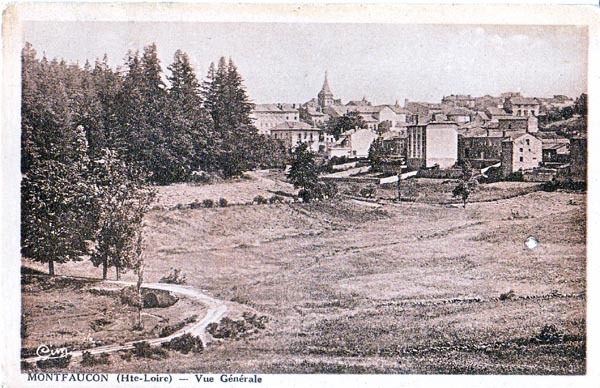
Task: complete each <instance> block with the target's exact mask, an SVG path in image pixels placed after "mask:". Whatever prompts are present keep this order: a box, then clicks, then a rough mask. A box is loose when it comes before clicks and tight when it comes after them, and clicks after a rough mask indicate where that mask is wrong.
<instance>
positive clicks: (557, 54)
mask: <svg viewBox="0 0 600 388" xmlns="http://www.w3.org/2000/svg"><path fill="white" fill-rule="evenodd" d="M23 37H24V41H28V42H30V43H32V44H33V46H34V48H35V49H36V51H37V52H38V55H39V56H41V54H42V53H43V52H45V53H46V55H47V57H48V58H54V57H58V58H64V59H65V60H67V61H79V62H80V63H81V64H83V62H84V61H85V60H86V59H89V60H90V62H92V63H93V62H94V60H95V59H96V58H97V57H99V58H102V56H103V54H104V53H107V54H108V56H109V60H110V63H111V65H112V66H113V67H114V66H116V65H121V64H123V62H124V61H123V59H124V58H125V56H126V53H127V51H128V50H130V49H131V50H138V49H139V50H140V51H141V50H142V49H143V47H144V46H145V45H147V44H149V43H152V42H156V44H157V47H158V51H159V56H160V58H161V61H162V63H161V64H162V67H163V70H164V71H166V68H167V66H168V64H169V63H170V62H171V61H172V58H173V54H174V52H175V50H177V49H181V50H183V51H185V52H187V53H188V54H189V55H190V57H191V59H192V63H193V65H194V66H195V68H196V71H197V74H198V76H199V78H200V79H201V78H203V77H204V76H205V74H206V70H207V68H208V65H209V64H210V62H211V61H214V62H217V61H218V59H219V57H221V56H226V57H231V58H233V60H234V62H235V63H236V64H237V66H238V69H239V71H240V73H241V74H242V76H243V78H244V80H245V86H246V89H247V91H248V94H249V95H250V98H251V99H252V100H253V101H254V102H256V103H267V102H305V101H307V100H309V99H310V98H313V97H316V96H317V93H318V91H319V90H320V88H321V86H322V84H323V76H324V72H325V70H327V71H328V74H329V84H330V86H331V89H332V91H333V93H334V95H335V97H336V98H341V99H342V100H343V102H347V101H349V100H356V99H361V98H362V97H363V96H366V97H367V99H369V100H370V101H372V102H373V103H376V104H383V103H394V102H395V101H396V100H398V101H399V102H400V103H401V104H403V103H404V99H405V98H408V99H409V100H411V101H430V102H439V100H440V99H441V97H442V96H444V95H449V94H471V95H473V96H481V95H485V94H491V95H499V94H500V93H501V92H506V91H520V92H521V93H522V94H523V95H525V96H536V97H545V96H549V97H550V96H552V95H554V94H566V95H569V96H572V97H576V96H578V95H579V94H581V93H582V92H585V91H586V90H587V88H586V84H587V76H586V74H587V47H588V38H587V29H586V28H585V27H570V26H558V27H557V26H489V25H488V26H483V25H480V26H477V25H472V26H461V25H406V24H301V23H279V24H277V23H172V22H162V23H148V22H27V23H25V25H24V32H23Z"/></svg>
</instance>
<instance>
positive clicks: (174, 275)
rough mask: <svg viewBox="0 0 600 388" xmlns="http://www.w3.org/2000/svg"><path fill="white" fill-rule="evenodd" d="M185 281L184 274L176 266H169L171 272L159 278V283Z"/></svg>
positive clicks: (179, 282) (181, 282) (180, 282)
mask: <svg viewBox="0 0 600 388" xmlns="http://www.w3.org/2000/svg"><path fill="white" fill-rule="evenodd" d="M186 281H187V279H186V276H185V274H184V273H183V272H181V270H180V269H178V268H171V272H169V273H168V274H167V275H165V276H163V277H162V278H160V280H159V281H158V282H159V283H168V284H185V283H186Z"/></svg>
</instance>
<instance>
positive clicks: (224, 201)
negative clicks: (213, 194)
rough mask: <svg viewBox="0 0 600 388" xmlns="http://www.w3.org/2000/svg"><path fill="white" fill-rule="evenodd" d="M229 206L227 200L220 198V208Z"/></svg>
mask: <svg viewBox="0 0 600 388" xmlns="http://www.w3.org/2000/svg"><path fill="white" fill-rule="evenodd" d="M227 204H228V202H227V200H226V199H225V198H219V206H220V207H226V206H227Z"/></svg>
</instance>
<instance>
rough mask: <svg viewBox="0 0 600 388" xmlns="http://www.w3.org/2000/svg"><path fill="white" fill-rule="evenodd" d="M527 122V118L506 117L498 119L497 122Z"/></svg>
mask: <svg viewBox="0 0 600 388" xmlns="http://www.w3.org/2000/svg"><path fill="white" fill-rule="evenodd" d="M527 120H529V117H528V116H506V117H499V118H498V121H527Z"/></svg>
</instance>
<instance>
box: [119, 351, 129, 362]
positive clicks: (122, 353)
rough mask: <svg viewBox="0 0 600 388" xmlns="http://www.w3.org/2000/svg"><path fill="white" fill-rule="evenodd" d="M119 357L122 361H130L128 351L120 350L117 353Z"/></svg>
mask: <svg viewBox="0 0 600 388" xmlns="http://www.w3.org/2000/svg"><path fill="white" fill-rule="evenodd" d="M119 356H120V357H121V359H122V360H125V361H131V352H130V351H129V350H122V351H120V352H119Z"/></svg>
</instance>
